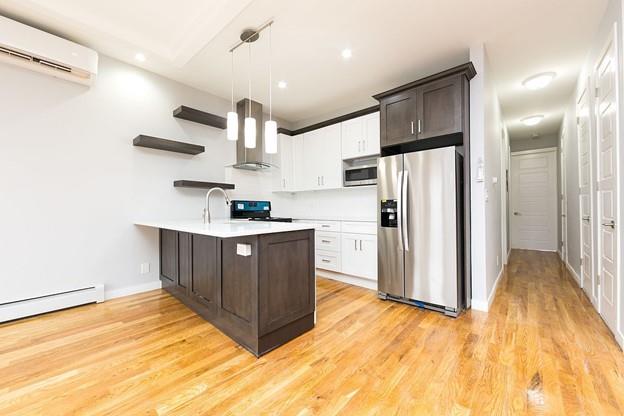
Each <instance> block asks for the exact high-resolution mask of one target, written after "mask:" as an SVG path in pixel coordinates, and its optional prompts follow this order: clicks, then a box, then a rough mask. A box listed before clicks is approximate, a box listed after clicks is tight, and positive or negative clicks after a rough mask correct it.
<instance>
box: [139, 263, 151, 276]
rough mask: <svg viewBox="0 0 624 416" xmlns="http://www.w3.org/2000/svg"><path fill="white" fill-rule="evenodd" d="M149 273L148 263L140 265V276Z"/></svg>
mask: <svg viewBox="0 0 624 416" xmlns="http://www.w3.org/2000/svg"><path fill="white" fill-rule="evenodd" d="M149 271H150V264H149V263H141V274H148V273H149Z"/></svg>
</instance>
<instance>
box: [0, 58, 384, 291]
mask: <svg viewBox="0 0 624 416" xmlns="http://www.w3.org/2000/svg"><path fill="white" fill-rule="evenodd" d="M99 70H100V73H99V75H98V78H97V80H96V83H95V85H94V86H93V87H92V88H91V89H87V88H85V87H82V86H79V85H76V84H72V83H69V82H66V81H62V80H57V79H55V78H51V77H48V76H44V75H41V74H37V73H33V72H29V71H25V70H23V69H19V68H16V67H12V66H8V65H0V89H1V90H2V100H1V101H0V126H1V129H0V149H2V151H1V152H0V195H2V202H3V203H2V204H0V229H2V235H3V238H2V239H0V253H2V255H1V256H2V265H3V273H2V276H1V279H2V291H0V303H3V302H8V301H12V300H16V299H23V298H27V297H34V296H40V295H44V294H48V293H54V292H58V291H63V290H70V289H74V288H77V287H82V286H86V285H90V284H94V283H104V284H105V288H106V291H107V296H108V297H110V296H116V295H119V294H123V293H129V292H132V291H137V290H145V289H149V288H153V287H157V286H158V284H159V283H158V237H157V232H156V230H153V229H147V228H142V227H137V226H134V225H133V221H134V220H135V219H150V218H169V219H174V218H198V219H199V218H200V217H201V211H202V207H203V204H204V195H205V191H201V190H193V189H179V188H174V187H173V186H172V182H173V181H174V180H175V179H197V180H208V181H216V182H219V181H225V182H231V183H235V184H236V190H235V191H232V192H231V195H232V196H233V197H234V198H243V199H247V198H248V199H269V200H271V201H272V202H273V209H274V212H273V213H274V214H275V215H282V216H297V215H301V216H303V215H304V214H312V213H313V214H314V215H315V216H330V215H336V213H340V214H341V215H342V214H345V213H349V214H350V215H352V216H354V217H367V218H372V219H374V218H375V211H374V209H375V190H374V189H367V190H362V189H347V190H343V191H340V190H337V191H319V192H310V193H307V194H301V195H290V194H273V193H272V192H271V187H272V183H273V182H272V177H271V173H270V172H268V173H267V172H247V171H241V170H235V169H232V168H225V166H226V165H228V164H231V163H233V162H234V161H235V158H236V150H235V145H234V144H233V143H231V142H228V141H227V140H226V139H225V131H223V130H219V129H214V128H211V127H207V126H203V125H199V124H195V123H191V122H187V121H184V120H178V119H175V118H174V117H172V110H173V109H174V108H176V107H177V106H179V105H181V104H184V105H188V106H192V107H196V108H200V109H203V110H205V111H209V112H213V113H215V114H225V113H226V112H227V111H228V109H229V108H230V104H229V102H228V101H226V100H223V99H221V98H218V97H214V96H211V95H209V94H206V93H203V92H201V91H198V90H195V89H192V88H189V87H187V86H184V85H182V84H179V83H176V82H173V81H171V80H168V79H166V78H163V77H160V76H157V75H155V74H152V73H150V72H146V71H143V70H141V69H139V68H136V67H133V66H130V65H126V64H123V63H121V62H118V61H115V60H112V59H110V58H107V57H104V56H102V57H101V61H100V68H99ZM280 124H281V125H284V126H286V127H291V126H290V125H288V124H285V123H284V122H281V123H280ZM138 134H148V135H154V136H158V137H163V138H170V139H179V140H183V141H189V142H193V143H198V144H202V145H204V146H205V147H206V152H205V153H203V154H200V155H197V156H188V155H180V154H177V153H170V152H163V151H158V150H153V149H144V148H139V147H133V146H132V139H133V138H134V137H135V136H136V135H138ZM330 202H331V203H330ZM212 209H213V211H214V216H215V217H221V218H222V217H227V216H228V215H229V214H228V210H227V207H226V206H225V204H224V203H223V200H222V199H221V198H220V197H216V198H215V200H214V201H213V205H212ZM143 262H149V263H150V265H151V270H150V272H149V274H144V275H141V274H139V270H140V268H139V267H140V264H141V263H143Z"/></svg>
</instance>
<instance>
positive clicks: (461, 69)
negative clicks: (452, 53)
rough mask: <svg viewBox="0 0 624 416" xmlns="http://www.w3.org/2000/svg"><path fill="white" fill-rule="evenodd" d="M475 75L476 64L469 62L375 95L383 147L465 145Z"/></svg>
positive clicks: (427, 147) (417, 147) (421, 147)
mask: <svg viewBox="0 0 624 416" xmlns="http://www.w3.org/2000/svg"><path fill="white" fill-rule="evenodd" d="M475 75H476V72H475V69H474V66H473V65H472V63H467V64H464V65H460V66H458V67H455V68H451V69H449V70H446V71H443V72H441V73H439V74H435V75H432V76H429V77H426V78H423V79H420V80H418V81H414V82H411V83H409V84H406V85H403V86H400V87H397V88H394V89H392V90H390V91H386V92H384V93H381V94H377V95H375V96H374V97H375V98H376V99H377V100H379V104H380V105H379V107H380V113H381V114H380V115H381V147H382V149H383V148H390V147H402V146H403V147H405V145H407V144H409V146H410V147H412V148H413V149H412V150H418V149H430V148H435V147H441V146H450V145H461V144H463V133H464V132H466V130H467V129H468V128H469V127H468V126H469V123H468V121H469V120H468V117H469V105H470V100H469V91H470V79H472V78H473V77H474V76H475Z"/></svg>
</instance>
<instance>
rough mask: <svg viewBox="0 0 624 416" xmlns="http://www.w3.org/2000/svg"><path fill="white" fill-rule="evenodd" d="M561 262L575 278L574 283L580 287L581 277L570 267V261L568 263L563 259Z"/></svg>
mask: <svg viewBox="0 0 624 416" xmlns="http://www.w3.org/2000/svg"><path fill="white" fill-rule="evenodd" d="M563 263H564V264H565V265H566V269H568V271H569V272H570V274H571V275H572V277H573V278H574V280H576V284H577V285H578V286H579V287H581V288H582V287H583V285H582V284H581V278H580V277H579V275H578V274H576V271H575V270H574V269H573V268H572V266H570V263H568V262H567V261H564V262H563Z"/></svg>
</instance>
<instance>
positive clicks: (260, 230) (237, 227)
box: [134, 220, 314, 238]
mask: <svg viewBox="0 0 624 416" xmlns="http://www.w3.org/2000/svg"><path fill="white" fill-rule="evenodd" d="M134 224H135V225H140V226H144V227H153V228H162V229H165V230H173V231H182V232H185V233H191V234H201V235H207V236H211V237H219V238H230V237H244V236H250V235H260V234H273V233H285V232H289V231H302V230H313V229H314V224H307V223H302V222H297V223H294V222H293V223H290V222H263V221H244V220H232V221H228V220H221V221H218V220H216V221H214V222H211V223H210V224H204V223H203V222H202V221H201V220H147V221H135V222H134Z"/></svg>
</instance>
